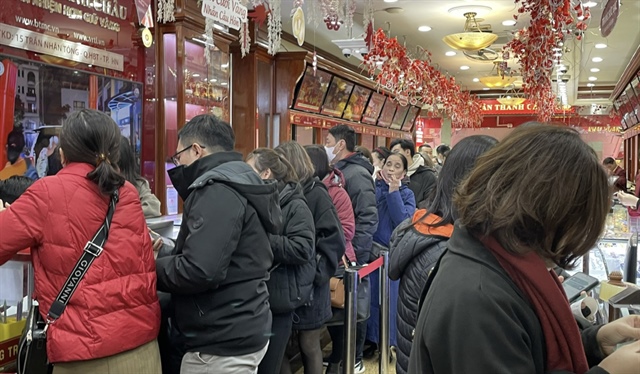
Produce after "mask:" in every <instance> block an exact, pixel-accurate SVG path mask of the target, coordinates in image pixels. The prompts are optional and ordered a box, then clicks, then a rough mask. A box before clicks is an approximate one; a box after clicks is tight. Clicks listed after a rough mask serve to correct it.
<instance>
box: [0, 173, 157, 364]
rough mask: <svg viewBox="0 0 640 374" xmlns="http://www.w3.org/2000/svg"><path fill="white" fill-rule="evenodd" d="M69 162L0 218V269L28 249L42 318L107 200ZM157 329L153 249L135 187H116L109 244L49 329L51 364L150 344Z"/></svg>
mask: <svg viewBox="0 0 640 374" xmlns="http://www.w3.org/2000/svg"><path fill="white" fill-rule="evenodd" d="M91 170H92V166H90V165H88V164H70V165H68V166H66V167H65V168H63V169H62V170H61V171H60V172H59V173H58V174H57V175H56V176H51V177H46V178H44V179H41V180H39V181H37V182H36V183H35V184H34V185H33V186H31V188H29V190H28V191H27V192H26V193H25V194H24V195H23V196H21V197H20V198H19V199H18V200H17V201H16V202H15V203H14V204H13V205H11V207H9V208H8V209H6V210H4V211H2V212H0V264H3V263H5V262H7V261H8V260H9V259H11V257H12V256H13V255H14V254H15V253H17V252H18V251H19V250H22V249H24V248H27V247H30V248H31V253H32V256H33V258H32V262H33V265H34V271H35V293H36V298H37V300H38V302H39V303H40V312H41V313H42V314H46V313H47V312H48V311H49V307H50V306H51V303H52V302H53V300H54V299H55V297H56V296H57V294H58V292H59V291H60V288H61V287H62V285H63V284H64V282H65V280H66V279H67V276H68V275H69V273H71V270H72V269H73V267H74V265H75V263H76V261H77V260H78V258H79V257H80V255H81V253H82V250H83V248H84V246H85V244H86V243H87V241H89V240H91V238H92V237H93V235H94V234H95V233H96V231H97V230H98V228H99V227H100V226H101V225H102V223H103V221H104V219H105V216H106V214H107V208H108V203H109V198H108V197H105V196H101V195H100V194H99V192H98V187H97V186H96V184H95V183H93V182H91V181H90V180H88V179H87V178H86V175H87V173H89V172H90V171H91ZM159 328H160V306H159V304H158V297H157V294H156V271H155V261H154V259H153V248H152V244H151V238H150V237H149V231H148V230H147V227H146V223H145V220H144V216H143V214H142V208H141V206H140V198H139V197H138V192H137V191H136V189H135V187H133V185H131V184H129V183H127V184H126V185H125V186H124V187H122V188H121V189H120V200H119V202H118V204H117V205H116V210H115V213H114V215H113V221H112V223H111V228H110V231H109V238H108V240H107V243H106V245H105V248H104V251H103V252H102V254H101V255H100V256H99V257H98V258H96V260H95V261H94V262H93V264H92V265H91V267H90V268H89V270H88V272H87V274H86V276H85V277H84V279H83V280H82V282H80V284H79V286H78V288H77V289H76V292H75V293H74V295H73V297H72V298H71V301H70V302H69V304H68V305H67V308H66V309H65V311H64V313H63V314H62V316H61V317H60V319H58V320H57V321H56V322H55V323H54V324H52V325H51V326H50V328H49V331H48V341H47V352H48V355H49V360H50V361H51V362H53V363H56V362H69V361H81V360H89V359H95V358H101V357H106V356H111V355H114V354H117V353H120V352H124V351H127V350H130V349H133V348H136V347H139V346H141V345H143V344H145V343H148V342H150V341H152V340H153V339H155V338H156V337H157V335H158V331H159Z"/></svg>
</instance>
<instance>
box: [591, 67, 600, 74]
mask: <svg viewBox="0 0 640 374" xmlns="http://www.w3.org/2000/svg"><path fill="white" fill-rule="evenodd" d="M599 71H600V69H598V68H591V72H592V73H597V72H599Z"/></svg>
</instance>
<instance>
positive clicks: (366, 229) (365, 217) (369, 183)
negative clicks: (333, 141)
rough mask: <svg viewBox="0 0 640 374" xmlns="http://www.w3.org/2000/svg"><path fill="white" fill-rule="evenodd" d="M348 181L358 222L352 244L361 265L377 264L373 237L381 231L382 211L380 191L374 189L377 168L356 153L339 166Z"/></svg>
mask: <svg viewBox="0 0 640 374" xmlns="http://www.w3.org/2000/svg"><path fill="white" fill-rule="evenodd" d="M335 166H336V168H337V169H339V170H340V171H341V172H342V175H344V179H345V186H344V189H345V190H347V193H348V194H349V198H351V205H353V214H354V216H355V219H356V233H355V235H354V236H353V240H351V243H352V244H353V249H354V251H355V252H356V257H357V258H358V264H361V265H362V264H366V263H368V262H370V261H371V260H373V257H372V247H373V234H375V232H376V230H377V229H378V207H377V205H376V189H375V187H374V183H373V178H371V176H372V174H373V165H371V164H370V163H369V161H368V160H367V159H365V158H364V157H362V155H361V154H360V153H354V154H352V155H351V156H349V157H346V158H344V159H342V160H340V161H338V162H337V163H336V165H335Z"/></svg>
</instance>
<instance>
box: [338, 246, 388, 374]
mask: <svg viewBox="0 0 640 374" xmlns="http://www.w3.org/2000/svg"><path fill="white" fill-rule="evenodd" d="M388 264H389V251H380V257H378V259H376V260H375V261H373V262H371V263H370V264H368V265H366V266H363V267H361V268H359V269H354V268H348V269H345V274H344V294H345V303H344V309H345V313H344V334H345V337H344V352H343V353H342V354H343V358H344V360H343V372H344V373H345V374H354V372H355V364H356V323H357V318H358V302H357V300H358V283H359V282H360V279H362V278H364V277H366V276H367V275H369V274H371V273H373V272H374V271H376V270H378V269H380V337H379V345H380V363H379V365H380V366H379V372H380V374H388V373H389V265H388Z"/></svg>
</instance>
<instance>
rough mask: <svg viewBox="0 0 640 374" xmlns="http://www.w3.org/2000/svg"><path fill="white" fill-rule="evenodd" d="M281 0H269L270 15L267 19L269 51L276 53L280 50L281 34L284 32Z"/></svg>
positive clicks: (272, 53)
mask: <svg viewBox="0 0 640 374" xmlns="http://www.w3.org/2000/svg"><path fill="white" fill-rule="evenodd" d="M280 5H281V0H269V8H271V9H270V12H269V16H268V17H267V18H268V21H267V27H268V29H269V30H268V35H267V39H268V48H267V50H268V53H269V54H270V55H272V56H273V55H275V54H276V53H278V50H280V43H281V34H282V14H281V11H280Z"/></svg>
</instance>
